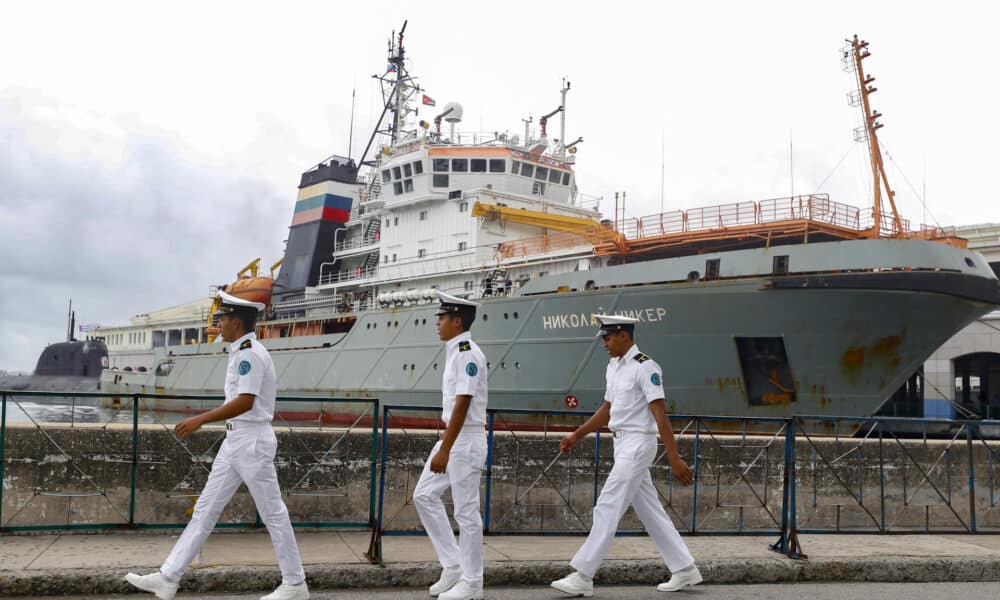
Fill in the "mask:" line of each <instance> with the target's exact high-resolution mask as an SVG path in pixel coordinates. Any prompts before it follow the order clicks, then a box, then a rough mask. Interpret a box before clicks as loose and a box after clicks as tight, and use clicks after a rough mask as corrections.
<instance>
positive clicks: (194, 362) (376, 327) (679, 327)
mask: <svg viewBox="0 0 1000 600" xmlns="http://www.w3.org/2000/svg"><path fill="white" fill-rule="evenodd" d="M611 269H613V268H611ZM870 275H873V276H877V275H878V274H877V273H872V274H870ZM940 275H941V277H937V278H935V275H934V274H928V276H927V277H925V278H923V279H922V280H921V281H922V283H920V284H919V285H920V286H923V287H924V288H926V289H924V290H921V289H909V288H912V287H914V283H913V281H910V282H909V283H902V284H901V283H900V279H899V278H896V279H895V280H893V278H892V276H890V275H888V274H886V275H884V276H881V277H872V278H871V279H870V280H868V281H869V283H870V286H869V289H866V288H865V287H864V285H863V284H858V283H856V282H853V283H852V282H850V281H847V280H846V279H845V280H844V281H833V280H834V279H836V277H833V278H827V279H826V280H825V282H824V281H820V280H819V279H808V280H807V281H804V282H803V281H799V282H798V283H797V284H795V285H789V284H788V282H790V281H793V280H789V279H782V280H781V281H782V282H784V284H782V283H779V282H778V280H776V279H772V278H761V277H758V278H745V279H734V280H729V281H725V280H724V281H713V282H704V281H702V282H697V284H695V285H685V284H677V283H671V284H660V285H639V286H634V287H622V288H617V289H609V290H604V289H599V290H594V291H577V292H570V293H561V294H544V295H538V296H523V297H519V298H509V299H508V298H504V299H492V300H491V299H486V300H485V301H484V302H483V307H482V308H481V309H480V311H479V317H478V319H477V321H476V323H475V324H474V326H473V329H472V332H473V337H474V339H476V341H477V342H478V343H479V345H480V346H481V347H482V349H483V351H484V352H485V353H486V356H487V359H488V360H489V363H490V365H489V373H490V375H489V386H490V399H489V403H490V406H491V407H496V408H510V409H544V410H552V409H557V410H566V409H567V408H573V409H574V410H576V411H579V412H581V413H586V412H589V411H592V410H594V409H595V408H596V407H597V406H599V405H600V403H601V402H602V400H603V393H604V372H605V366H606V365H607V360H608V357H607V355H606V353H605V351H604V350H603V348H602V346H601V344H600V343H599V341H598V340H597V339H596V338H594V337H593V336H594V331H595V329H596V328H595V326H594V323H593V322H592V315H593V314H599V313H605V312H609V313H618V314H628V315H633V316H636V317H638V318H640V320H641V321H642V322H641V323H640V325H639V329H638V330H637V336H636V342H637V344H638V345H639V347H640V348H641V349H642V351H643V352H644V353H646V354H648V355H650V356H652V357H653V358H654V359H656V360H657V362H658V363H660V365H661V366H662V367H663V371H664V378H663V380H664V388H665V392H666V398H667V401H668V405H669V408H670V410H671V411H672V412H676V413H680V414H701V415H726V416H754V417H781V416H787V415H791V414H817V415H870V414H872V413H874V412H875V411H876V410H877V409H878V408H879V407H880V406H881V405H882V404H883V402H884V401H885V400H886V398H887V397H888V396H889V395H890V394H891V393H892V392H893V391H895V390H896V389H897V388H898V387H899V386H900V385H901V384H902V383H903V382H904V381H905V380H906V378H907V377H908V376H909V375H911V374H912V373H913V371H914V370H915V369H916V368H917V367H919V366H920V365H921V364H922V363H923V361H924V360H926V358H927V357H928V356H929V355H930V354H931V353H932V352H933V351H934V350H935V349H936V348H937V347H938V346H940V345H941V344H942V343H944V342H945V341H946V340H947V339H948V338H949V337H951V336H952V335H953V334H954V333H955V332H956V331H958V330H960V329H961V328H963V327H964V326H966V325H967V324H969V323H970V322H972V321H973V320H974V319H976V318H977V317H979V316H981V315H982V314H984V313H985V312H987V311H988V310H990V309H991V307H992V302H994V301H995V298H994V299H992V300H991V295H992V296H993V297H995V295H996V291H995V288H996V279H995V278H994V279H992V280H990V281H987V282H986V285H985V287H984V288H983V289H985V291H984V292H982V293H981V294H979V295H980V296H981V297H976V293H971V292H970V293H966V292H963V291H961V289H960V288H963V286H965V285H966V284H969V283H971V284H973V287H975V285H976V284H977V282H976V281H973V280H971V279H970V278H971V277H973V276H970V275H958V276H957V277H958V278H959V279H955V277H952V276H951V275H947V274H940ZM946 275H947V277H946ZM928 278H929V279H928ZM978 279H982V278H978ZM831 281H832V283H831ZM991 285H992V288H993V289H992V291H991V289H990V286H991ZM963 289H964V288H963ZM433 313H434V307H432V306H417V307H405V308H397V309H391V310H384V311H372V312H366V313H361V314H359V315H358V320H357V323H356V324H355V325H354V327H353V328H352V329H351V330H350V331H349V332H348V333H346V334H340V335H330V336H317V337H310V338H286V339H282V340H267V345H268V346H269V347H270V348H271V350H272V356H273V357H274V362H275V366H276V368H277V373H278V386H279V390H280V393H281V394H283V395H297V396H310V397H313V396H315V397H326V398H333V397H336V398H378V399H379V400H380V401H381V402H382V403H383V404H398V405H420V406H440V402H441V397H440V380H441V367H442V364H443V344H442V343H441V342H440V341H439V340H438V339H437V334H436V328H435V318H434V316H433ZM761 339H765V340H776V339H777V340H781V342H782V344H783V349H784V352H785V354H786V356H785V357H784V358H785V360H784V362H781V361H774V360H772V362H770V363H768V362H767V361H768V357H761V356H756V359H757V362H756V363H755V362H754V361H753V360H751V359H748V352H747V351H746V350H745V348H744V349H743V350H741V346H740V344H741V343H743V342H741V340H761ZM767 351H768V350H767V349H765V350H764V352H765V353H766V352H767ZM173 352H174V356H173V358H172V360H173V368H172V370H171V372H170V373H169V375H166V376H159V377H157V376H155V375H153V374H140V373H114V374H112V373H105V376H104V379H103V382H102V389H104V390H110V391H120V392H122V393H133V392H158V393H167V394H219V393H221V383H222V381H223V378H224V372H225V367H226V355H225V354H224V353H223V352H222V345H220V344H215V345H202V346H187V347H183V348H176V349H173ZM759 354H760V351H758V355H759ZM750 358H753V357H750ZM771 358H772V359H773V357H771ZM769 364H774V365H777V368H775V369H769V368H768V367H766V365H769ZM762 365H764V367H763V368H764V373H752V372H750V371H752V370H754V369H756V370H758V371H759V370H761V368H762ZM782 365H784V366H782ZM782 369H784V371H782ZM768 371H770V372H768ZM779 371H781V372H779ZM109 376H110V377H109ZM762 386H763V389H764V393H763V394H761V393H760V392H761V389H762ZM769 386H770V388H773V389H770V391H767V390H768V389H769ZM570 395H572V396H574V397H575V398H576V399H577V401H578V403H576V405H575V406H570V405H572V404H574V403H573V402H572V401H569V402H568V401H567V396H570ZM167 406H169V407H171V408H174V407H176V406H177V404H176V403H166V402H165V403H164V407H167ZM282 406H283V408H282V410H283V411H287V412H290V413H295V412H307V413H316V412H318V410H317V406H316V405H315V404H308V403H294V404H289V405H282ZM361 408H362V407H361V406H360V405H357V406H354V407H353V409H356V410H359V409H361ZM323 410H324V412H344V411H345V410H347V411H348V412H350V410H348V409H347V407H345V406H344V405H326V406H324V407H323Z"/></svg>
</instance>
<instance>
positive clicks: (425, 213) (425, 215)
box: [419, 210, 427, 221]
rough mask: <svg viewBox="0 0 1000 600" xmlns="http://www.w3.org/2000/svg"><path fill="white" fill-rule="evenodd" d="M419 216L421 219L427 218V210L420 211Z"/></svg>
mask: <svg viewBox="0 0 1000 600" xmlns="http://www.w3.org/2000/svg"><path fill="white" fill-rule="evenodd" d="M419 217H420V220H421V221H426V220H427V211H426V210H422V211H420V215H419Z"/></svg>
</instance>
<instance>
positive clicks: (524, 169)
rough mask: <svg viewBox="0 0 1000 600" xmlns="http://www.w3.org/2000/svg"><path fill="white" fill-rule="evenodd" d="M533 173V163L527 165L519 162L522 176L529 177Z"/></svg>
mask: <svg viewBox="0 0 1000 600" xmlns="http://www.w3.org/2000/svg"><path fill="white" fill-rule="evenodd" d="M534 174H535V165H529V164H528V163H521V175H522V176H524V177H531V176H532V175H534Z"/></svg>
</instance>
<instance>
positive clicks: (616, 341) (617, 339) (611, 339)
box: [601, 331, 632, 358]
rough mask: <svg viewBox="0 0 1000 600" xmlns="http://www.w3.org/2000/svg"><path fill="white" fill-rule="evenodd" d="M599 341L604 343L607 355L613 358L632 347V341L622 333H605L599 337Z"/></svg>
mask: <svg viewBox="0 0 1000 600" xmlns="http://www.w3.org/2000/svg"><path fill="white" fill-rule="evenodd" d="M601 341H602V342H603V343H604V349H605V350H607V351H608V355H609V356H611V357H613V358H617V357H619V356H622V355H623V354H625V353H626V352H628V349H629V348H630V347H631V346H632V340H631V339H629V337H628V336H627V335H625V332H624V331H615V332H613V333H606V334H604V335H602V336H601Z"/></svg>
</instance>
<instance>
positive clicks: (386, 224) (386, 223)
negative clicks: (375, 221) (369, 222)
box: [385, 219, 389, 229]
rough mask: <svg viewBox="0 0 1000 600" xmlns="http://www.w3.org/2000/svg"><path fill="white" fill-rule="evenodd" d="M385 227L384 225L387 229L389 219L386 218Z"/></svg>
mask: <svg viewBox="0 0 1000 600" xmlns="http://www.w3.org/2000/svg"><path fill="white" fill-rule="evenodd" d="M385 227H386V229H388V228H389V219H386V220H385Z"/></svg>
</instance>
